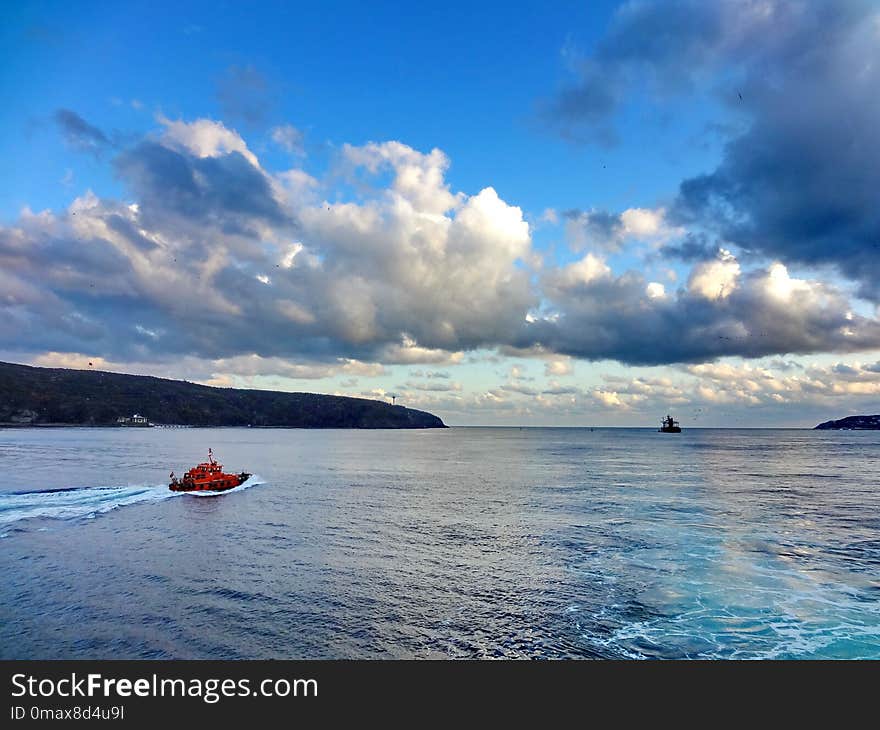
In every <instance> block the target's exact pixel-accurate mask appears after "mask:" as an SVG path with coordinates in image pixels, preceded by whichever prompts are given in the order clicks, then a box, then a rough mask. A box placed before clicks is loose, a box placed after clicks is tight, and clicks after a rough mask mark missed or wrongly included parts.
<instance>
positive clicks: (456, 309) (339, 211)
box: [0, 0, 880, 425]
mask: <svg viewBox="0 0 880 730" xmlns="http://www.w3.org/2000/svg"><path fill="white" fill-rule="evenodd" d="M3 12H4V23H3V24H2V28H0V42H2V45H3V47H4V49H6V54H5V63H4V64H3V66H2V68H0V92H2V94H3V98H4V99H5V100H6V104H7V113H6V114H4V115H2V116H0V155H2V158H3V159H4V161H5V165H6V168H7V169H8V170H9V171H10V173H9V174H7V175H5V176H4V182H3V183H0V223H2V234H3V238H0V242H4V243H0V264H2V265H3V266H4V268H5V273H3V274H2V275H3V276H5V279H0V284H2V285H3V286H5V287H6V288H7V291H8V294H7V296H6V300H5V302H6V303H5V305H4V306H5V307H6V308H7V309H8V310H9V311H8V317H7V324H6V326H5V327H4V328H3V329H0V353H2V354H3V355H4V357H5V359H13V360H16V361H20V362H32V363H36V364H63V365H71V366H85V367H88V362H92V363H95V362H97V363H99V364H100V365H101V366H102V367H106V368H108V369H119V370H124V371H129V372H155V373H158V374H163V375H167V376H169V377H181V378H187V379H190V380H200V381H202V382H213V383H230V384H234V385H242V386H256V387H278V388H284V389H291V390H316V391H323V392H341V393H349V394H353V395H368V396H371V397H386V396H387V394H388V393H391V392H397V393H400V394H401V395H402V398H401V400H403V401H404V402H406V403H408V404H410V405H413V406H414V407H424V408H426V409H429V410H434V411H435V412H437V413H438V414H439V415H441V416H443V417H445V418H446V419H447V420H449V421H450V422H452V423H510V424H516V423H535V424H585V425H592V424H600V423H612V424H615V425H626V424H641V423H644V422H645V421H646V420H647V422H649V423H653V421H654V420H656V418H655V416H657V417H659V415H662V413H660V411H665V410H667V409H677V410H678V411H682V412H687V413H689V414H691V415H692V417H693V418H696V417H699V418H702V424H704V425H722V424H724V423H727V422H730V421H731V420H732V419H737V420H738V421H741V422H755V423H758V424H763V425H777V424H778V425H809V423H810V421H811V420H815V418H816V417H818V416H824V415H825V414H826V413H827V414H828V417H831V416H836V415H839V413H838V412H839V411H840V410H841V409H843V410H851V409H856V410H867V409H871V408H874V409H875V410H876V408H877V406H878V405H880V378H878V377H877V372H878V371H880V369H877V370H875V369H874V368H875V365H874V364H875V363H876V362H878V359H880V355H878V349H880V334H878V332H880V323H878V322H877V320H876V316H877V301H878V298H880V296H878V292H877V288H876V286H875V285H874V283H873V282H874V281H875V277H874V272H875V271H880V262H878V256H877V253H876V252H877V249H876V248H873V249H872V248H871V241H876V240H880V228H878V223H877V217H876V213H874V212H872V210H871V196H872V193H871V192H870V191H871V190H872V189H873V190H874V193H873V195H874V196H876V186H875V185H874V184H875V183H876V182H877V180H876V172H871V171H870V170H869V169H868V168H870V167H871V155H873V154H874V152H865V153H859V152H858V150H859V149H863V150H874V149H876V148H877V147H878V145H877V144H876V143H877V142H880V140H878V139H877V137H878V136H880V134H878V133H877V131H876V130H877V125H876V124H875V122H876V121H878V117H880V114H878V112H877V111H876V109H875V105H874V106H872V105H870V104H867V103H862V102H861V101H860V100H863V99H865V98H866V97H865V95H864V93H863V92H864V90H865V89H870V88H871V87H872V86H873V82H874V81H875V77H877V76H878V74H880V72H878V70H877V69H878V68H880V56H878V47H880V40H878V38H880V32H878V31H877V28H880V23H878V17H880V16H878V15H877V8H876V6H875V5H874V4H873V3H866V2H856V1H854V2H845V3H840V4H837V5H834V4H832V5H829V4H826V3H801V2H798V1H797V0H773V1H771V2H767V3H758V2H751V0H723V2H719V3H717V4H702V3H698V2H695V1H693V0H673V1H672V2H670V3H667V4H658V3H656V2H653V0H646V1H645V2H640V3H629V4H621V3H616V2H587V3H584V2H581V3H565V2H559V3H518V4H517V5H516V7H515V8H513V7H511V6H510V5H509V4H502V3H479V4H475V3H445V4H443V5H441V6H436V7H433V8H420V7H407V6H405V5H402V4H393V3H377V4H369V5H365V4H361V3H326V4H322V5H321V6H320V7H317V6H313V5H300V4H295V3H265V2H264V3H255V4H243V3H192V2H176V3H155V2H154V3H137V2H130V3H124V4H123V3H98V2H79V3H71V4H62V3H57V2H29V3H20V4H18V5H17V6H15V7H8V8H5V9H4V11H3ZM828 13H831V15H830V16H827V14H828ZM829 17H830V18H831V20H829ZM829 30H836V31H837V32H836V33H834V34H832V37H833V39H834V40H833V41H832V42H826V43H825V45H824V46H823V47H822V49H821V51H819V52H817V53H816V54H814V55H813V56H806V55H804V51H803V50H802V49H803V48H805V47H807V46H809V44H810V42H811V41H814V40H818V38H819V37H820V36H821V34H822V33H823V32H825V31H829ZM805 68H808V71H809V73H807V72H805V71H804V69H805ZM794 100H797V101H798V103H799V104H800V105H801V108H800V113H801V115H802V116H801V117H798V116H796V115H795V114H794V113H793V112H792V111H791V108H792V106H793V101H794ZM823 100H830V101H831V102H832V104H834V103H836V105H837V108H838V109H839V113H838V114H836V115H835V116H833V117H832V116H828V115H827V113H826V110H825V109H826V107H827V104H823ZM850 107H851V108H850ZM844 123H845V124H847V125H848V126H847V127H846V128H845V129H843V131H842V134H841V130H840V129H839V128H838V127H839V125H841V124H844ZM841 137H844V138H847V139H851V142H852V144H851V145H850V146H849V147H846V146H841V143H839V142H838V143H836V144H832V143H831V142H829V141H828V140H829V138H834V139H837V140H840V139H841ZM435 149H436V150H438V153H437V155H439V156H436V155H434V156H432V154H431V153H432V150H435ZM853 150H855V151H853ZM804 160H808V161H809V163H810V164H809V165H807V164H804V162H803V161H804ZM848 166H849V167H848ZM184 168H185V169H186V172H183V170H184ZM178 175H186V176H187V177H186V180H182V178H180V177H175V176H178ZM408 175H416V176H417V178H418V179H417V182H416V183H412V184H411V181H410V182H407V180H408V178H407V176H408ZM163 176H164V177H163ZM434 176H436V177H434ZM836 176H839V179H838V177H836ZM193 181H194V182H193ZM294 181H297V182H294ZM191 185H195V186H196V188H198V187H199V186H202V187H201V188H200V189H199V190H200V192H199V193H198V195H199V196H201V197H200V198H199V200H200V201H201V202H200V203H198V205H196V206H195V207H193V205H192V204H191V203H192V201H191V200H190V199H189V198H186V200H184V198H183V197H182V196H184V195H189V194H190V193H189V192H187V191H190V187H189V186H191ZM846 186H849V187H846ZM872 186H874V187H872ZM264 188H265V189H264ZM829 188H830V189H832V190H834V191H835V194H834V195H826V196H825V197H824V198H822V199H821V200H820V201H819V202H818V204H817V200H816V198H815V195H816V192H815V191H816V190H824V189H829ZM487 189H491V190H492V191H493V192H492V194H491V195H489V194H488V193H487V194H485V195H484V192H485V191H486V190H487ZM175 191H180V192H175ZM236 191H238V192H236ZM242 191H247V193H248V200H247V201H244V200H243V199H242V197H241V196H242V195H243V192H242ZM481 191H483V192H481ZM260 195H263V196H264V198H262V199H258V198H259V196H260ZM492 196H495V197H492ZM874 202H875V203H876V197H874ZM184 203H185V205H184ZM213 206H217V208H216V209H214V207H213ZM401 206H404V207H405V211H404V212H401V210H402V208H401ZM874 208H876V206H874ZM41 211H44V213H43V214H40V212H41ZM76 214H78V215H79V216H80V217H79V218H78V219H77V218H75V216H76ZM420 221H421V222H425V221H428V222H427V223H425V225H426V226H429V228H430V230H429V229H428V228H424V229H423V228H422V227H421V226H422V223H420ZM212 226H217V228H216V230H214V229H212ZM371 226H372V228H371ZM432 226H433V227H432ZM123 228H124V229H125V230H124V231H123ZM132 236H136V237H137V240H135V238H132ZM25 240H28V241H31V242H32V243H33V245H32V246H30V248H28V247H27V246H25V247H24V248H22V245H23V244H22V241H25ZM138 241H141V243H140V244H139V243H138ZM143 241H149V242H151V243H147V244H144V243H143ZM139 246H140V249H139V248H138V247H139ZM150 246H153V247H154V250H151V251H148V252H145V250H144V249H145V247H146V248H149V247H150ZM292 246H293V247H299V248H298V249H296V250H297V251H301V253H295V254H294V255H293V256H294V258H296V256H299V259H296V260H297V261H306V264H295V265H290V261H292V260H293V259H290V258H289V259H288V260H287V264H285V265H283V266H282V262H284V261H285V258H284V257H285V256H288V257H289V256H290V254H291V251H292V250H293V249H291V247H292ZM438 251H439V252H440V253H439V254H438ZM256 252H259V253H256ZM41 257H46V259H45V260H43V259H42V258H41ZM47 262H48V263H47ZM98 262H100V266H99V264H98ZM47 266H48V268H47ZM166 267H169V268H166ZM188 267H189V268H188ZM779 267H782V268H779ZM175 269H176V271H177V272H180V271H191V272H193V274H192V275H193V276H194V277H197V278H198V281H199V282H201V283H200V286H206V287H210V288H211V290H212V291H214V292H216V291H217V288H218V287H219V286H228V287H231V288H232V289H234V290H235V291H237V292H239V296H251V295H250V294H242V292H250V291H251V290H250V288H249V287H251V286H256V287H257V289H256V293H255V294H253V295H252V296H253V299H248V300H247V301H242V300H233V301H225V300H222V297H219V298H217V302H215V304H214V305H210V306H213V307H214V308H213V309H211V308H210V306H209V305H208V304H206V302H208V300H209V299H210V297H207V296H202V297H201V298H200V299H199V302H200V304H199V306H196V305H192V306H182V305H181V306H171V305H169V304H168V303H167V301H163V300H161V298H160V297H159V294H158V293H157V292H156V291H155V282H156V280H161V279H163V277H164V278H168V277H169V276H176V275H177V274H176V273H175ZM284 270H286V271H287V272H288V274H286V275H285V278H284V280H283V281H282V280H281V276H282V272H283V271H284ZM0 271H3V270H0ZM195 272H199V273H198V274H196V273H195ZM383 272H385V273H383ZM99 274H100V277H101V280H102V283H101V284H100V285H99V286H98V287H97V288H96V286H95V283H94V281H93V279H94V278H95V277H96V276H98V275H99ZM386 275H387V278H386ZM108 277H109V278H116V279H118V281H119V282H125V286H126V287H128V288H127V289H126V290H122V289H121V288H120V287H121V286H122V285H121V284H120V287H115V288H114V287H113V286H111V285H110V284H109V283H108ZM255 280H256V281H257V282H258V284H256V285H254V284H253V282H254V281H255ZM246 281H249V282H250V284H247V285H246V284H245V282H246ZM99 290H100V291H99ZM444 291H447V292H449V296H448V297H444V296H443V292H444ZM35 292H42V295H38V294H36V293H35ZM35 302H40V304H39V305H37V304H35ZM202 305H204V306H205V307H206V309H205V311H202V310H201V309H200V308H199V307H200V306H202ZM422 305H424V307H423V306H422ZM53 307H54V308H55V309H54V310H53V311H49V310H52V309H53ZM268 312H271V314H267V313H268ZM279 312H280V314H279ZM276 316H278V317H281V319H280V320H279V321H278V322H275V321H274V319H273V318H274V317H276ZM224 317H225V318H226V319H224ZM71 318H73V319H71ZM206 323H210V327H211V329H210V332H208V330H207V329H206V328H205V327H206ZM284 323H286V324H284ZM223 326H226V327H227V328H228V331H229V332H230V333H231V334H232V335H233V336H234V334H235V333H236V332H241V333H242V336H240V337H238V338H237V340H236V341H237V342H239V343H243V342H247V344H246V345H243V344H242V345H240V346H239V345H236V346H230V345H228V343H224V342H222V338H223V334H222V333H223V331H224V330H223ZM36 330H39V332H40V333H41V336H36V335H35V334H34V331H36ZM145 333H146V334H145ZM792 363H794V364H792ZM840 363H845V367H848V368H850V370H851V371H852V372H850V371H844V370H841V369H840V367H841V366H840ZM93 366H94V365H93ZM700 368H702V370H701V369H700ZM711 368H715V370H711ZM725 368H726V369H725ZM835 368H838V369H837V370H835ZM841 374H843V375H842V376H841ZM719 389H720V391H719ZM719 392H721V393H723V395H720V396H719Z"/></svg>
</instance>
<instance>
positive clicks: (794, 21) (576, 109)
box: [542, 0, 835, 146]
mask: <svg viewBox="0 0 880 730" xmlns="http://www.w3.org/2000/svg"><path fill="white" fill-rule="evenodd" d="M811 5H814V4H813V3H810V4H806V3H800V2H797V0H718V1H717V2H712V3H707V2H703V1H702V0H664V1H662V2H661V1H660V0H642V1H640V2H628V3H625V4H623V5H621V6H620V7H619V8H618V9H617V10H616V12H615V14H614V16H613V18H612V21H611V24H610V27H609V28H608V29H607V32H606V33H605V35H604V36H603V37H602V38H601V39H600V40H599V42H598V44H597V45H596V47H595V50H594V52H593V53H592V54H591V55H589V56H581V55H579V54H577V53H576V52H569V53H568V59H569V63H568V65H569V67H571V68H572V69H573V79H572V80H571V82H570V83H568V84H567V85H566V86H565V87H564V88H562V89H561V90H560V91H559V92H558V93H557V94H556V95H555V96H554V97H553V98H551V99H549V100H547V101H546V102H545V103H544V104H543V106H542V116H543V118H544V119H545V121H546V122H547V123H548V124H549V125H551V126H552V127H553V128H555V129H556V130H557V131H558V132H559V133H561V134H562V135H563V136H565V137H567V138H569V139H572V140H577V141H582V142H593V143H598V144H602V145H606V146H607V145H611V144H615V143H616V142H617V141H618V140H619V133H618V131H617V129H616V128H615V121H616V117H617V115H618V114H619V113H620V112H621V110H622V109H623V108H625V106H626V105H627V104H628V103H630V102H631V101H632V100H633V99H634V98H636V97H637V96H639V97H642V96H645V95H647V96H648V97H649V98H653V99H654V100H655V101H662V100H668V99H672V98H676V97H680V96H681V95H683V94H688V93H693V92H695V91H697V90H704V91H705V90H706V89H709V88H712V86H713V85H714V84H715V83H716V82H717V78H716V76H717V75H719V74H723V72H728V75H736V74H735V72H736V70H738V69H740V68H742V67H743V66H752V65H754V66H756V67H757V66H760V65H762V64H764V63H766V62H768V61H772V60H773V59H774V58H778V57H779V56H780V54H784V50H783V49H784V48H785V46H786V44H788V43H794V42H796V41H797V40H800V41H804V40H805V39H804V38H793V36H794V35H796V34H795V33H793V32H792V30H791V28H792V26H793V25H794V26H795V27H797V25H799V24H800V23H801V22H802V20H803V16H804V15H811V14H812V11H811V9H810V6H811ZM815 5H817V6H818V5H819V3H815ZM823 5H824V12H825V14H827V15H831V14H833V12H834V7H835V5H832V4H831V3H825V4H823ZM817 14H818V13H817ZM816 25H818V24H816ZM730 67H732V69H731V68H730ZM731 70H732V71H734V74H730V73H729V71H731Z"/></svg>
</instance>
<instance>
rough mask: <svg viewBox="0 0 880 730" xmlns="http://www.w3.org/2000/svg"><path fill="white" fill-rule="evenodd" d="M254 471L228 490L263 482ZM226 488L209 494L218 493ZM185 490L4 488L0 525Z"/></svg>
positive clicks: (97, 510)
mask: <svg viewBox="0 0 880 730" xmlns="http://www.w3.org/2000/svg"><path fill="white" fill-rule="evenodd" d="M263 483H264V482H263V480H262V479H260V477H258V476H256V475H254V476H252V477H250V478H249V479H248V480H247V481H245V482H244V484H242V485H241V486H239V487H236V488H235V489H233V490H230V492H240V491H242V490H244V489H247V488H249V487H253V486H256V485H257V484H263ZM230 492H222V493H218V494H212V495H199V496H221V495H223V494H229V493H230ZM185 494H187V493H186V492H172V491H171V490H169V489H168V486H167V485H165V484H141V485H127V486H114V487H64V488H62V489H43V490H39V491H33V492H5V493H2V494H0V526H8V525H11V524H13V523H16V522H20V521H22V520H32V519H41V518H42V519H52V520H74V519H78V518H86V519H90V518H93V517H95V516H96V515H99V514H103V513H105V512H110V511H111V510H114V509H118V508H119V507H126V506H128V505H132V504H144V503H150V502H164V501H165V500H166V499H173V498H175V497H181V496H184V495H185Z"/></svg>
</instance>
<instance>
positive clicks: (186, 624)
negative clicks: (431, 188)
mask: <svg viewBox="0 0 880 730" xmlns="http://www.w3.org/2000/svg"><path fill="white" fill-rule="evenodd" d="M208 446H212V447H213V448H214V451H215V452H216V454H217V455H218V456H219V457H220V458H221V460H222V461H223V462H224V464H225V465H226V466H227V468H228V469H229V470H235V471H238V470H242V469H246V470H248V471H251V472H254V473H255V475H258V476H255V478H253V479H252V480H251V482H250V483H249V485H248V487H249V488H247V489H244V490H243V491H240V490H236V491H235V492H232V493H229V494H225V495H222V496H218V497H215V498H210V499H196V498H194V497H192V496H189V495H175V494H172V493H171V492H169V491H168V490H167V488H166V487H165V485H166V484H167V475H168V472H169V471H170V470H171V469H174V470H175V471H177V473H178V474H179V473H181V472H182V471H183V470H184V469H185V468H186V467H188V466H191V465H192V464H194V463H195V462H197V461H200V460H202V458H203V455H204V453H205V451H206V450H207V447H208ZM878 456H880V432H816V431H781V430H778V431H777V430H767V431H758V430H750V431H745V430H705V431H696V430H693V431H686V432H685V433H684V434H681V435H677V436H673V435H664V434H658V433H655V432H653V431H648V430H635V429H634V430H626V429H596V430H590V429H501V428H498V429H493V428H454V429H448V430H430V431H296V430H291V431H288V430H251V429H185V430H173V429H31V430H28V429H8V430H0V468H2V473H3V475H4V476H3V480H2V482H3V483H2V486H0V536H2V539H0V570H2V576H3V579H2V583H0V657H2V658H171V657H175V658H351V657H368V658H369V657H375V658H388V657H407V658H408V657H466V658H485V657H512V658H533V657H541V658H566V657H584V658H590V657H611V658H619V657H637V658H642V657H670V658H680V657H701V658H704V657H735V658H756V657H779V658H789V657H804V658H829V657H872V658H880V479H878V468H877V467H878Z"/></svg>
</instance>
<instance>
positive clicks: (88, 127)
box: [53, 109, 112, 157]
mask: <svg viewBox="0 0 880 730" xmlns="http://www.w3.org/2000/svg"><path fill="white" fill-rule="evenodd" d="M53 118H54V120H55V123H56V124H57V125H58V128H59V129H60V130H61V134H62V136H63V137H64V141H65V142H66V143H67V144H68V146H70V147H71V148H72V149H74V150H77V151H78V152H89V153H91V154H93V155H95V156H96V157H97V156H98V155H100V154H101V153H102V152H103V151H105V150H106V149H108V148H109V147H112V142H111V141H110V139H109V138H108V137H107V135H106V134H104V132H102V131H101V130H100V129H98V128H97V127H95V126H94V125H92V124H89V123H88V122H87V121H86V120H85V119H83V118H82V117H81V116H80V115H79V114H77V113H76V112H73V111H71V110H70V109H58V110H57V111H56V112H55V114H54V117H53Z"/></svg>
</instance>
